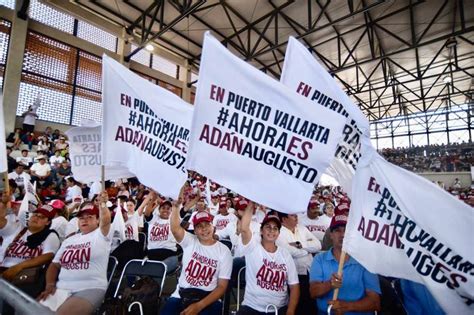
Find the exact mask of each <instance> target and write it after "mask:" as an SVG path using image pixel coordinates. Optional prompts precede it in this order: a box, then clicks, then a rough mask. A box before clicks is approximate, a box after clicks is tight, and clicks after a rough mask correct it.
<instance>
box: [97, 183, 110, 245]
mask: <svg viewBox="0 0 474 315" xmlns="http://www.w3.org/2000/svg"><path fill="white" fill-rule="evenodd" d="M99 200H100V202H99V227H100V231H101V232H102V235H104V236H107V235H109V231H110V225H111V224H110V222H111V215H110V211H109V208H107V201H108V200H109V196H108V195H107V192H106V191H102V192H101V193H100V195H99Z"/></svg>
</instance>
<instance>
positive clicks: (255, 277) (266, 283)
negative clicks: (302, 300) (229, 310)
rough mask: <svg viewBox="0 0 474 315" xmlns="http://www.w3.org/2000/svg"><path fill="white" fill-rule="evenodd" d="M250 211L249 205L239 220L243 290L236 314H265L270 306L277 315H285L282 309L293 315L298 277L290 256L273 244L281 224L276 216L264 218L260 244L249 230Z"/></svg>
mask: <svg viewBox="0 0 474 315" xmlns="http://www.w3.org/2000/svg"><path fill="white" fill-rule="evenodd" d="M253 207H254V205H253V204H252V203H250V204H249V206H248V207H247V209H246V210H245V214H244V216H243V217H242V230H241V237H242V253H243V254H244V256H245V265H246V268H245V281H246V286H245V295H244V301H243V302H242V307H241V308H240V309H239V311H238V313H237V314H239V315H257V314H262V313H263V314H265V312H266V310H267V307H268V306H269V305H274V306H276V307H277V309H278V314H285V309H286V315H295V311H296V306H297V305H298V299H299V295H300V288H299V282H298V273H297V271H296V267H295V263H294V261H293V258H292V257H291V255H290V253H289V252H288V251H287V250H286V249H285V248H282V247H278V246H276V244H275V241H276V240H277V238H278V236H279V235H280V228H281V222H280V220H279V219H278V216H276V215H272V214H267V215H266V216H265V218H264V219H263V221H262V224H261V227H260V234H261V240H258V239H257V238H256V237H254V236H253V235H252V231H251V229H250V222H251V220H252V214H253ZM288 286H289V292H288ZM267 314H268V313H267Z"/></svg>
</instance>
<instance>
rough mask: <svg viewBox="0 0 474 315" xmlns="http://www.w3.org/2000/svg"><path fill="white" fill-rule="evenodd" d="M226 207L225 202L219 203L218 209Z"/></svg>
mask: <svg viewBox="0 0 474 315" xmlns="http://www.w3.org/2000/svg"><path fill="white" fill-rule="evenodd" d="M225 206H227V201H219V207H221V208H222V207H225Z"/></svg>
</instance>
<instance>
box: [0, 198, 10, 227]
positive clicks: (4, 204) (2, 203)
mask: <svg viewBox="0 0 474 315" xmlns="http://www.w3.org/2000/svg"><path fill="white" fill-rule="evenodd" d="M9 201H10V194H7V193H3V194H2V199H1V200H0V229H3V228H4V227H5V225H7V223H8V221H7V218H6V216H7V209H8V202H9Z"/></svg>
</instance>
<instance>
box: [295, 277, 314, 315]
mask: <svg viewBox="0 0 474 315" xmlns="http://www.w3.org/2000/svg"><path fill="white" fill-rule="evenodd" d="M298 280H299V281H300V299H299V301H298V306H297V307H296V314H307V315H315V314H316V308H315V305H314V301H312V300H311V296H310V295H309V276H308V275H298Z"/></svg>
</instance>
